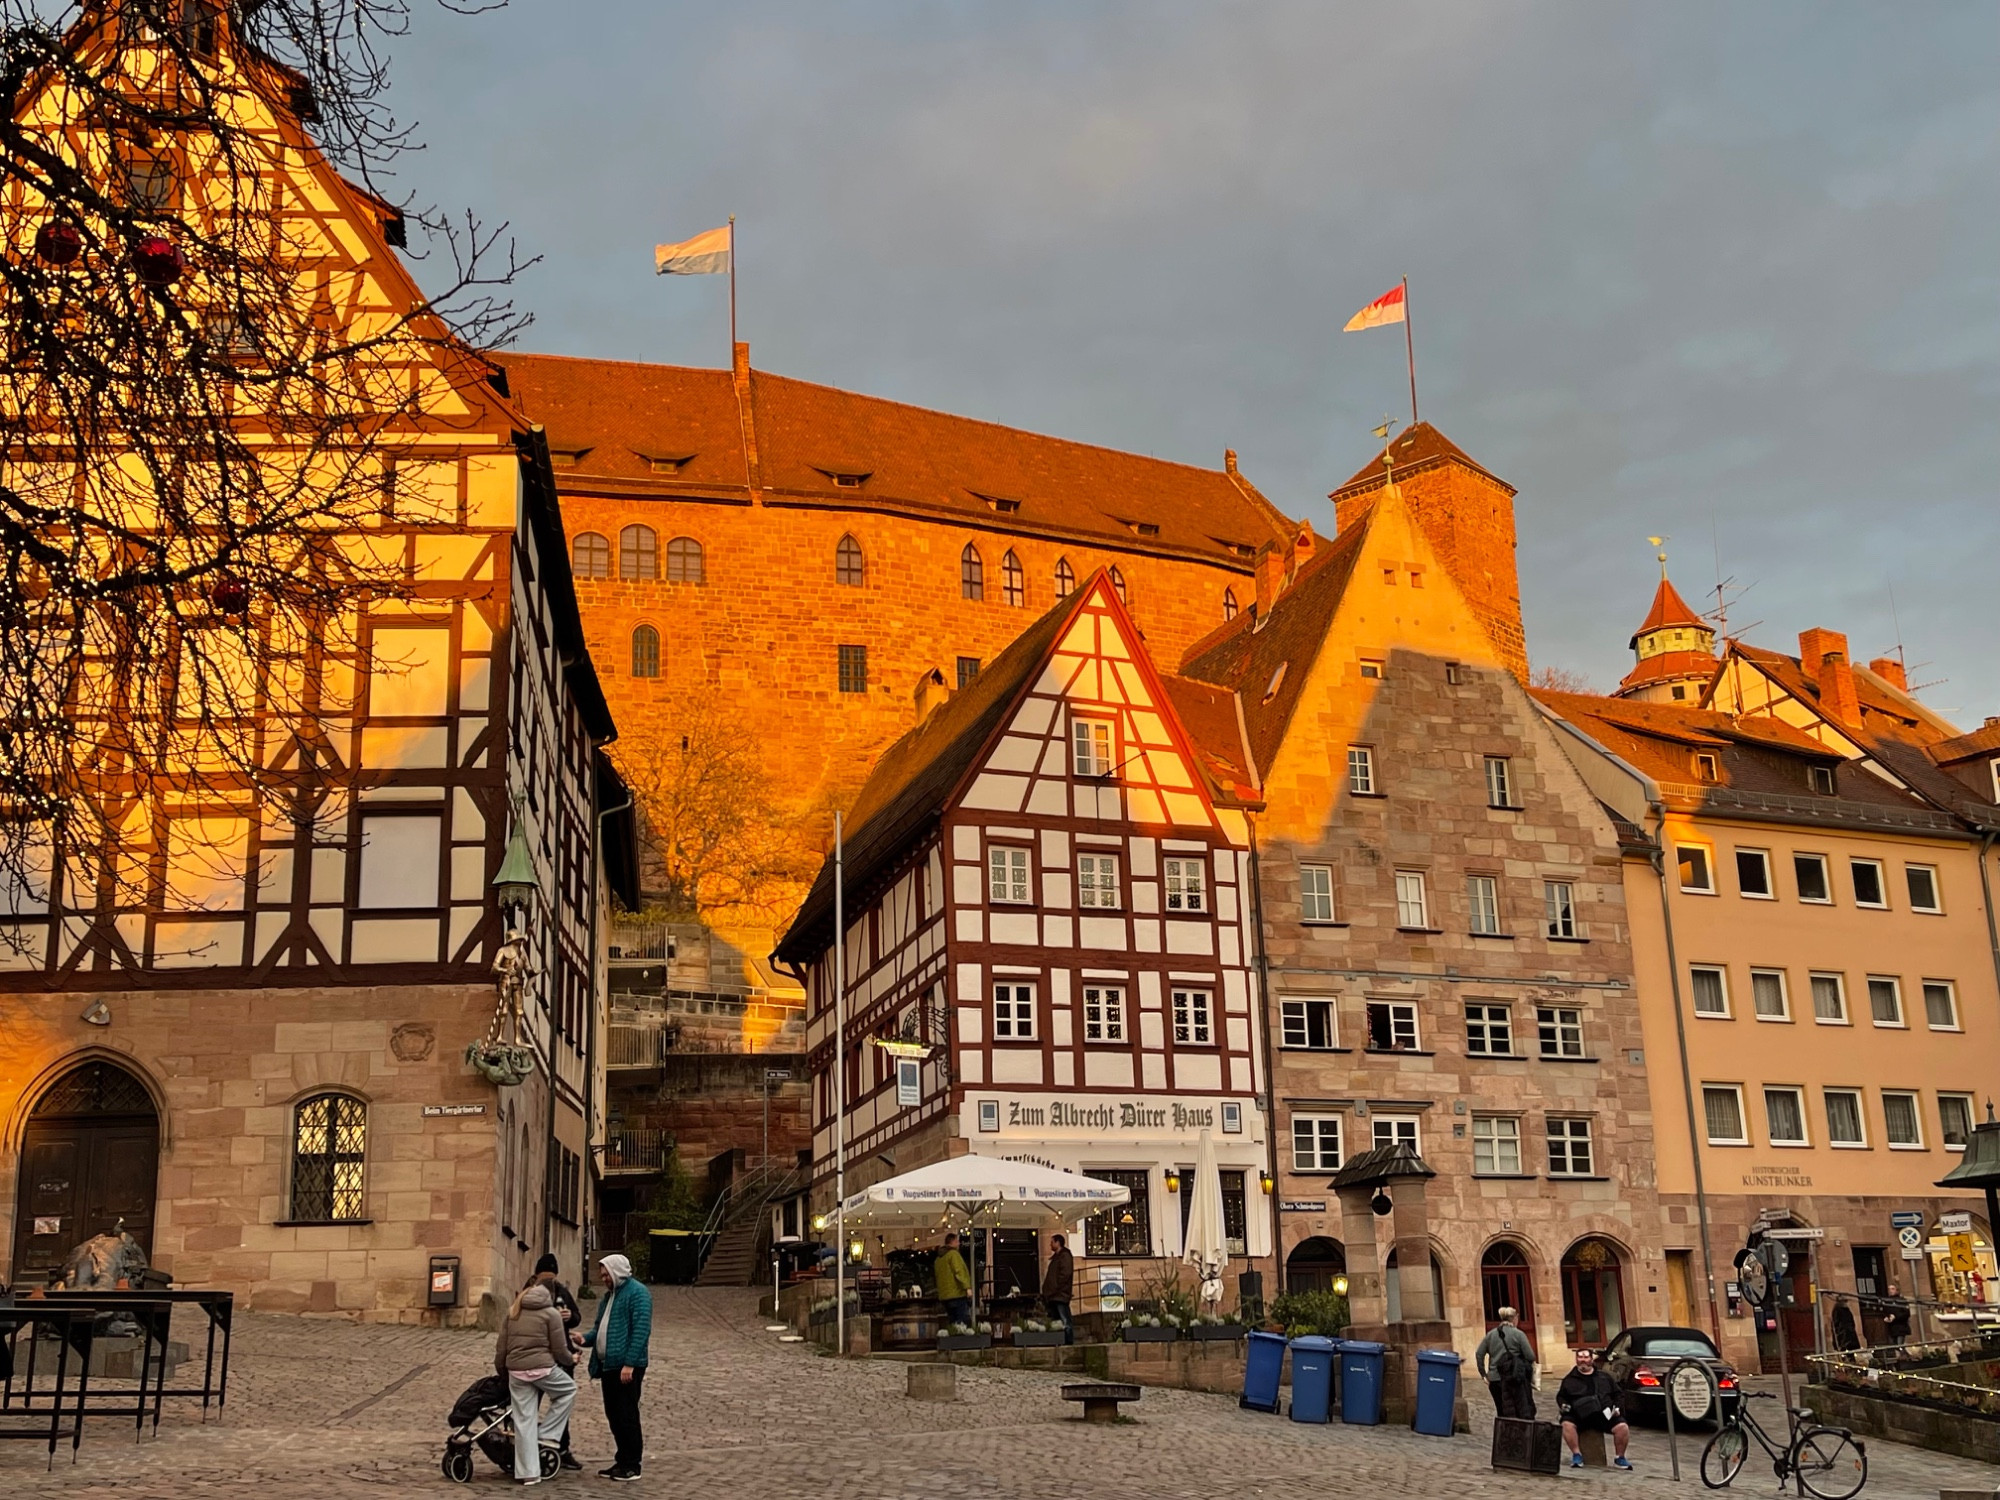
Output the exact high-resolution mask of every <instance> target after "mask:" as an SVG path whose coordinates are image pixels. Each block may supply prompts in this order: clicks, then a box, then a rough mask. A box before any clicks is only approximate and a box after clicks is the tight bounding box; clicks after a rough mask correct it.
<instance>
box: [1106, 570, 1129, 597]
mask: <svg viewBox="0 0 2000 1500" xmlns="http://www.w3.org/2000/svg"><path fill="white" fill-rule="evenodd" d="M1111 586H1112V587H1113V588H1114V589H1116V590H1117V591H1118V602H1119V603H1120V604H1130V603H1131V602H1132V600H1131V597H1130V596H1129V595H1128V594H1126V592H1125V575H1124V574H1123V573H1121V572H1119V571H1118V570H1117V569H1116V568H1115V567H1114V568H1113V569H1112V570H1111Z"/></svg>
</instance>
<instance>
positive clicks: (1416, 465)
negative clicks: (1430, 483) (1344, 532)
mask: <svg viewBox="0 0 2000 1500" xmlns="http://www.w3.org/2000/svg"><path fill="white" fill-rule="evenodd" d="M1389 455H1390V457H1392V458H1393V459H1395V461H1396V472H1397V473H1398V474H1402V473H1404V472H1406V471H1410V470H1415V469H1427V468H1431V467H1434V466H1435V465H1438V464H1442V463H1456V464H1463V465H1465V467H1466V468H1468V469H1470V470H1472V472H1473V473H1475V474H1480V475H1484V476H1485V477H1486V478H1488V479H1490V480H1492V481H1493V482H1494V483H1495V484H1497V485H1499V486H1500V487H1501V488H1502V489H1503V490H1505V491H1506V492H1507V493H1508V494H1510V495H1511V494H1513V493H1514V486H1513V485H1511V484H1509V483H1507V481H1506V480H1504V479H1502V478H1500V476H1499V475H1497V474H1495V473H1493V472H1491V471H1490V470H1488V469H1484V468H1481V467H1480V466H1479V465H1478V464H1476V463H1474V462H1473V461H1472V460H1471V459H1470V458H1468V457H1467V456H1466V454H1465V450H1464V449H1462V448H1460V447H1459V446H1458V444H1456V443H1454V442H1453V441H1452V440H1451V439H1450V438H1448V437H1446V436H1445V435H1444V434H1443V433H1441V432H1439V431H1438V430H1437V429H1436V428H1435V427H1433V426H1431V424H1430V423H1428V422H1418V423H1416V424H1415V425H1414V426H1412V427H1409V428H1407V429H1405V430H1404V431H1402V432H1400V433H1398V434H1397V435H1396V436H1395V437H1393V438H1391V439H1390V440H1389ZM1381 482H1382V455H1381V454H1379V453H1377V454H1376V455H1375V456H1374V457H1373V458H1371V459H1370V460H1368V462H1367V463H1365V464H1363V465H1362V466H1361V467H1360V468H1359V469H1356V470H1355V471H1354V477H1353V478H1351V479H1349V480H1348V481H1347V483H1345V484H1343V485H1341V486H1340V488H1339V489H1337V490H1335V491H1334V492H1333V495H1334V496H1335V497H1338V496H1340V495H1344V494H1346V493H1347V492H1348V491H1349V490H1353V489H1360V488H1363V487H1365V486H1367V485H1371V484H1380V483H1381Z"/></svg>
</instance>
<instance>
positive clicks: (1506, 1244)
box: [1479, 1240, 1535, 1344]
mask: <svg viewBox="0 0 2000 1500" xmlns="http://www.w3.org/2000/svg"><path fill="white" fill-rule="evenodd" d="M1479 1294H1480V1298H1481V1300H1482V1301H1483V1302H1484V1304H1485V1311H1486V1326H1487V1327H1488V1328H1492V1327H1494V1326H1495V1325H1497V1324H1498V1323H1499V1321H1500V1309H1501V1308H1503V1307H1511V1308H1513V1309H1514V1311H1515V1312H1517V1313H1519V1314H1520V1324H1521V1331H1522V1332H1523V1333H1525V1334H1526V1335H1527V1336H1528V1342H1529V1343H1530V1344H1533V1343H1534V1342H1535V1277H1534V1272H1533V1269H1532V1268H1531V1267H1530V1266H1529V1264H1528V1257H1527V1255H1526V1254H1525V1253H1524V1252H1523V1251H1522V1249H1521V1247H1520V1246H1519V1245H1516V1244H1514V1243H1513V1242H1512V1241H1511V1240H1498V1241H1496V1242H1495V1243H1493V1244H1491V1245H1488V1246H1487V1247H1486V1253H1485V1254H1484V1255H1483V1256H1481V1257H1480V1260H1479Z"/></svg>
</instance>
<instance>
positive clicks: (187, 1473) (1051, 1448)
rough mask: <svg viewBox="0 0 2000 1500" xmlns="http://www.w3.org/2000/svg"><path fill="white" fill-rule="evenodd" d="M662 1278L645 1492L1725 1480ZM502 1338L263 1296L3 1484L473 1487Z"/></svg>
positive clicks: (1656, 1447)
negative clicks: (854, 1327) (934, 1334)
mask: <svg viewBox="0 0 2000 1500" xmlns="http://www.w3.org/2000/svg"><path fill="white" fill-rule="evenodd" d="M656 1295H657V1301H656V1323H655V1331H654V1335H653V1346H652V1356H653V1363H652V1366H651V1371H650V1373H649V1375H648V1377H647V1382H646V1395H645V1408H644V1411H645V1422H646V1434H647V1455H646V1474H645V1478H644V1480H643V1481H641V1482H640V1483H639V1484H637V1485H634V1486H633V1487H632V1489H633V1491H634V1492H636V1493H638V1494H642V1495H663V1496H697V1495H699V1496H734V1495H762V1494H797V1495H810V1496H840V1497H846V1496H855V1497H862V1496H866V1497H905V1496H907V1497H911V1500H917V1497H922V1500H935V1497H939V1496H946V1495H949V1496H952V1497H954V1500H957V1497H987V1496H992V1497H1008V1500H1013V1497H1028V1496H1033V1497H1035V1500H1069V1497H1076V1500H1084V1497H1088V1500H1127V1497H1141V1496H1144V1497H1177V1500H1209V1497H1215V1500H1222V1497H1238V1496H1243V1497H1266V1500H1291V1497H1306V1496H1322V1495H1325V1494H1327V1493H1329V1492H1339V1493H1361V1494H1391V1495H1409V1496H1425V1497H1432V1496H1445V1495H1449V1496H1451V1497H1453V1500H1461V1497H1464V1500H1489V1497H1491V1500H1514V1497H1517V1496H1518V1497H1523V1500H1525V1497H1530V1496H1544V1497H1546V1496H1548V1495H1550V1494H1551V1492H1552V1491H1553V1490H1554V1489H1555V1488H1556V1487H1557V1486H1573V1487H1587V1489H1588V1491H1589V1492H1590V1494H1596V1493H1597V1492H1598V1491H1601V1490H1614V1491H1619V1492H1624V1493H1630V1494H1637V1495H1643V1496H1648V1497H1653V1500H1665V1497H1667V1496H1669V1495H1673V1494H1681V1495H1690V1494H1698V1493H1701V1492H1702V1491H1701V1483H1700V1480H1699V1478H1698V1477H1697V1475H1696V1473H1695V1470H1694V1464H1695V1460H1696V1459H1697V1458H1698V1456H1699V1452H1700V1444H1701V1443H1702V1442H1703V1441H1705V1434H1697V1435H1696V1436H1695V1438H1694V1439H1692V1440H1691V1441H1689V1442H1688V1443H1686V1444H1685V1445H1684V1446H1683V1448H1682V1464H1683V1482H1682V1483H1681V1484H1680V1485H1679V1486H1675V1485H1674V1484H1673V1483H1672V1481H1671V1478H1670V1476H1669V1472H1668V1455H1667V1440H1666V1436H1665V1434H1664V1433H1661V1432H1657V1431H1652V1430H1646V1429H1641V1430H1640V1431H1638V1432H1636V1433H1635V1435H1634V1438H1633V1444H1632V1455H1633V1459H1634V1461H1635V1463H1636V1464H1637V1465H1638V1472H1637V1473H1636V1474H1630V1475H1627V1474H1621V1473H1614V1472H1608V1471H1599V1470H1592V1471H1587V1472H1586V1473H1584V1474H1581V1475H1578V1474H1570V1473H1565V1474H1564V1475H1563V1476H1561V1477H1560V1478H1556V1479H1548V1478H1538V1477H1530V1476H1522V1475H1513V1474H1497V1473H1495V1472H1494V1471H1493V1470H1491V1469H1490V1468H1489V1467H1488V1465H1487V1436H1486V1433H1485V1430H1484V1421H1485V1416H1486V1400H1485V1396H1484V1393H1483V1392H1474V1393H1473V1410H1474V1412H1475V1416H1476V1423H1477V1425H1478V1426H1479V1428H1480V1430H1479V1431H1478V1432H1477V1433H1475V1434H1471V1435H1461V1436H1459V1437H1454V1438H1448V1439H1441V1438H1425V1437H1419V1436H1417V1435H1415V1434H1414V1433H1411V1432H1409V1431H1407V1430H1405V1429H1401V1428H1389V1427H1384V1428H1356V1427H1344V1426H1341V1425H1340V1424H1338V1423H1336V1424H1334V1425H1331V1426H1327V1427H1317V1426H1307V1425H1302V1424H1298V1423H1294V1422H1291V1421H1289V1420H1286V1419H1284V1418H1280V1417H1271V1416H1264V1415H1260V1414H1255V1413H1250V1412H1245V1411H1242V1410H1240V1409H1239V1408H1238V1407H1237V1405H1236V1402H1235V1401H1234V1400H1233V1399H1232V1398H1230V1397H1227V1396H1213V1395H1200V1394H1195V1393H1190V1392H1182V1391H1171V1390H1148V1391H1147V1392H1146V1394H1145V1397H1144V1399H1143V1400H1142V1401H1140V1403H1139V1404H1138V1405H1137V1406H1136V1407H1134V1408H1131V1411H1132V1413H1133V1417H1134V1420H1133V1421H1131V1422H1130V1423H1128V1424H1120V1425H1117V1426H1110V1427H1093V1426H1085V1425H1084V1424H1083V1423H1082V1422H1081V1421H1079V1420H1077V1418H1076V1417H1075V1415H1074V1408H1073V1407H1070V1406H1068V1405H1066V1404H1065V1403H1064V1402H1063V1401H1062V1399H1061V1397H1060V1395H1059V1393H1058V1387H1059V1386H1060V1384H1061V1383H1062V1382H1061V1378H1060V1377H1057V1376H1053V1375H1048V1374H1040V1373H1031V1372H1013V1371H984V1370H971V1369H967V1370H961V1371H960V1376H959V1399H958V1401H957V1402H956V1403H955V1404H952V1405H928V1404H921V1403H917V1402H912V1401H910V1400H908V1399H907V1398H906V1397H905V1396H904V1395H903V1382H904V1367H903V1366H902V1365H901V1364H899V1363H894V1362H889V1361H849V1362H836V1361H834V1360H832V1359H828V1358H825V1357H823V1356H821V1355H818V1354H816V1353H814V1352H812V1351H811V1349H810V1348H809V1347H807V1346H804V1345H800V1344H784V1343H780V1342H779V1341H778V1338H777V1336H776V1335H775V1334H772V1333H768V1332H766V1331H765V1329H764V1326H763V1322H762V1320H761V1319H759V1318H758V1317H757V1315H756V1306H755V1293H753V1292H750V1291H742V1292H735V1291H710V1290H702V1291H690V1290H685V1289H680V1288H662V1289H659V1291H658V1292H657V1294H656ZM183 1336H185V1335H183ZM492 1355H493V1340H492V1337H491V1335H487V1334H480V1333H470V1332H456V1331H440V1330H433V1329H417V1328H394V1327H382V1326H365V1325H355V1324H350V1323H346V1322H335V1321H322V1320H313V1319H300V1318H293V1317H277V1316H262V1315H256V1314H251V1315H246V1316H245V1317H243V1318H242V1319H241V1321H240V1323H239V1327H238V1332H237V1338H236V1347H235V1357H234V1363H233V1368H232V1371H231V1381H230V1400H229V1406H228V1409H227V1412H226V1414H225V1415H224V1417H223V1418H222V1419H221V1420H219V1421H217V1420H213V1419H211V1421H210V1422H209V1423H208V1424H207V1425H206V1426H204V1425H202V1424H201V1422H200V1421H199V1403H194V1404H192V1405H190V1404H189V1403H187V1402H170V1403H169V1405H168V1407H167V1411H166V1414H165V1416H164V1417H163V1418H162V1420H161V1423H160V1429H159V1435H158V1437H157V1438H155V1437H151V1436H148V1437H147V1438H145V1439H144V1440H142V1441H138V1442H135V1441H134V1440H133V1437H132V1429H131V1425H130V1423H129V1421H119V1420H114V1419H104V1420H102V1421H98V1422H94V1423H93V1424H92V1425H91V1428H90V1430H89V1432H88V1433H87V1435H86V1437H85V1440H84V1445H83V1449H82V1451H81V1453H80V1454H79V1455H78V1458H77V1460H76V1462H75V1463H74V1464H72V1463H71V1462H70V1458H69V1450H68V1448H67V1447H64V1448H62V1449H61V1450H60V1451H59V1454H58V1457H57V1460H56V1463H55V1466H54V1468H53V1469H52V1470H50V1469H47V1468H46V1467H45V1462H44V1460H45V1453H44V1450H43V1449H42V1447H41V1446H40V1445H39V1444H36V1443H31V1442H9V1443H7V1444H6V1445H5V1446H4V1448H0V1492H4V1493H5V1494H7V1495H10V1496H23V1497H26V1496H37V1495H56V1494H60V1495H65V1496H72V1495H74V1496H99V1495H101V1496H110V1495H114V1494H115V1495H118V1496H122V1497H127V1500H131V1497H151V1496H159V1497H169V1496H196V1495H225V1496H237V1495H244V1496H247V1495H251V1494H259V1493H263V1494H274V1495H282V1496H285V1497H287V1500H317V1497H320V1496H333V1495H343V1496H351V1495H355V1494H388V1495H403V1494H410V1495H416V1494H428V1495H432V1496H440V1495H446V1494H451V1493H456V1491H454V1490H453V1489H452V1487H451V1486H450V1485H449V1484H448V1483H447V1481H446V1480H445V1479H444V1478H443V1477H442V1476H441V1475H440V1473H439V1470H438V1457H439V1453H440V1449H441V1445H442V1442H443V1439H444V1436H445V1433H446V1431H447V1427H446V1423H445V1416H446V1413H447V1412H448V1411H449V1410H450V1407H451V1404H452V1402H453V1401H454V1400H455V1399H456V1397H457V1396H458V1394H459V1392H460V1391H462V1390H463V1389H464V1388H465V1387H466V1386H467V1385H469V1384H470V1383H471V1382H472V1381H473V1380H475V1379H477V1378H478V1377H479V1376H480V1375H482V1374H484V1373H486V1372H487V1371H488V1370H490V1369H491V1367H492ZM1546 1404H1547V1403H1546V1401H1545V1402H1544V1405H1545V1406H1546ZM577 1412H578V1420H577V1423H576V1448H577V1453H578V1456H579V1457H580V1458H581V1459H583V1460H584V1462H585V1463H586V1465H587V1466H588V1468H587V1471H586V1472H585V1473H584V1474H581V1475H569V1476H565V1477H564V1478H563V1479H562V1480H561V1481H559V1485H558V1489H557V1491H556V1493H561V1492H562V1491H563V1490H570V1489H580V1490H583V1491H586V1492H593V1493H594V1492H600V1491H601V1492H603V1493H606V1494H609V1493H612V1492H611V1491H610V1490H608V1489H604V1487H603V1482H602V1481H601V1480H599V1479H597V1478H596V1477H595V1474H594V1472H593V1471H594V1470H595V1469H597V1468H599V1467H601V1466H602V1465H604V1464H605V1463H608V1462H609V1442H608V1437H607V1433H606V1430H605V1426H604V1418H603V1412H602V1409H601V1407H599V1405H598V1404H597V1401H596V1393H595V1392H594V1391H591V1390H586V1391H585V1392H584V1393H583V1398H582V1399H581V1400H579V1402H578V1405H577ZM1869 1460H1870V1477H1869V1483H1868V1487H1867V1489H1866V1490H1865V1491H1864V1492H1863V1494H1864V1496H1866V1497H1869V1500H1920V1497H1921V1500H1935V1496H1936V1493H1937V1491H1938V1490H1939V1489H1940V1488H1947V1487H1952V1488H1958V1487H1963V1488H1983V1489H1989V1490H1990V1489H1992V1488H1993V1487H1994V1484H1995V1480H1996V1478H1997V1477H2000V1469H1995V1468H1993V1467H1989V1466H1986V1465H1982V1464H1978V1463H1973V1462H1969V1461H1966V1460H1962V1459H1953V1458H1945V1457H1939V1456H1936V1455H1931V1454H1926V1453H1922V1452H1919V1451H1917V1450H1914V1449H1910V1448H1905V1447H1900V1446H1898V1445H1896V1444H1892V1443H1871V1444H1870V1445H1869ZM510 1483H511V1481H510V1480H509V1479H507V1478H506V1477H505V1476H503V1475H501V1473H500V1472H499V1471H498V1470H496V1469H495V1468H493V1466H492V1465H490V1464H488V1463H487V1462H486V1461H485V1460H484V1458H481V1459H479V1461H478V1470H477V1476H476V1477H475V1479H474V1481H473V1483H472V1484H471V1485H469V1486H467V1487H466V1489H467V1490H468V1491H470V1492H471V1493H473V1494H487V1495H495V1494H500V1493H503V1492H504V1489H503V1487H504V1486H508V1485H509V1484H510ZM361 1486H367V1487H368V1488H366V1489H363V1488H360V1487H361ZM1738 1487H1739V1489H1740V1490H1742V1491H1743V1492H1744V1493H1745V1494H1746V1495H1749V1496H1757V1497H1762V1496H1768V1495H1770V1494H1771V1493H1773V1490H1774V1486H1773V1483H1772V1480H1771V1478H1770V1476H1769V1474H1768V1471H1765V1472H1762V1473H1760V1472H1759V1471H1758V1470H1757V1468H1756V1467H1755V1466H1754V1465H1752V1466H1749V1467H1746V1469H1745V1470H1744V1474H1743V1477H1742V1479H1741V1480H1740V1481H1739V1485H1738Z"/></svg>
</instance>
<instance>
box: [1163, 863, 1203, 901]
mask: <svg viewBox="0 0 2000 1500" xmlns="http://www.w3.org/2000/svg"><path fill="white" fill-rule="evenodd" d="M1166 866H1167V870H1166V876H1167V910H1168V911H1207V910H1208V897H1207V894H1206V890H1205V888H1204V885H1203V877H1204V876H1205V875H1206V874H1207V868H1208V867H1207V865H1206V864H1205V863H1204V862H1203V861H1201V860H1199V859H1170V860H1167V861H1166Z"/></svg>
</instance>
